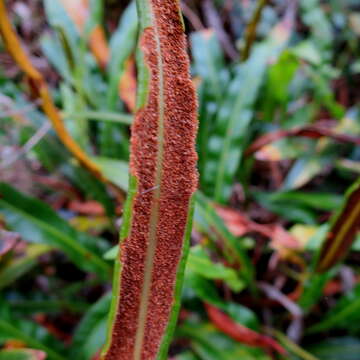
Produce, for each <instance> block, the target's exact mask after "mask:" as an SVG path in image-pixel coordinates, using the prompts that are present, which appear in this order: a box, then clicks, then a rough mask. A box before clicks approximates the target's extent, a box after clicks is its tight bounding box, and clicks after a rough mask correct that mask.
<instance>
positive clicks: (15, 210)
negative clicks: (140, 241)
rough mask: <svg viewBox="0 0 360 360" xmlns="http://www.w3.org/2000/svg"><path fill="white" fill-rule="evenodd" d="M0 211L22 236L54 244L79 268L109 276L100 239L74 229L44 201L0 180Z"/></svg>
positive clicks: (103, 245)
mask: <svg viewBox="0 0 360 360" xmlns="http://www.w3.org/2000/svg"><path fill="white" fill-rule="evenodd" d="M0 214H2V215H3V216H4V217H5V220H6V222H7V224H8V225H9V226H10V227H11V228H12V229H14V230H16V231H17V232H18V233H20V234H21V235H22V237H23V238H24V239H26V240H28V241H31V242H38V243H43V244H47V245H51V246H54V247H55V248H57V249H59V250H61V251H63V252H64V253H65V254H66V255H67V256H69V258H70V259H71V260H72V261H74V263H75V264H76V265H77V266H79V267H80V268H82V269H84V270H87V271H92V272H95V273H97V274H98V275H99V276H100V277H102V278H105V279H106V278H107V277H108V276H109V274H110V267H109V265H108V264H107V263H106V262H105V261H104V260H103V259H102V258H101V257H100V255H101V251H103V250H105V249H106V245H105V243H104V242H103V240H101V239H98V238H94V237H91V236H89V235H87V234H85V233H80V232H78V231H76V230H75V229H73V228H72V227H71V226H69V224H68V223H67V222H66V221H65V220H63V219H61V218H60V217H59V216H58V215H57V214H56V213H55V211H54V210H52V209H51V208H50V207H49V206H48V205H47V204H45V203H43V202H41V201H39V200H37V199H34V198H31V197H27V196H25V195H23V194H21V193H19V192H17V191H16V190H15V189H13V188H12V187H11V186H9V185H7V184H4V183H0Z"/></svg>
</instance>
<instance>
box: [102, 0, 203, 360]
mask: <svg viewBox="0 0 360 360" xmlns="http://www.w3.org/2000/svg"><path fill="white" fill-rule="evenodd" d="M137 5H138V12H139V15H140V16H139V18H140V25H141V29H140V49H141V51H140V52H139V54H138V59H139V62H138V64H139V72H140V73H139V90H138V112H137V114H136V117H135V121H134V124H133V128H132V147H131V159H130V172H131V179H130V190H129V191H130V194H129V198H128V202H127V209H126V214H125V220H124V224H123V228H122V234H121V246H120V254H119V259H118V262H117V265H116V267H117V271H116V273H115V284H114V301H113V304H112V310H111V325H110V331H111V333H110V334H109V338H108V343H107V345H106V347H105V352H104V355H103V358H104V359H106V360H115V359H124V360H125V359H129V360H130V359H131V360H140V359H149V360H150V359H164V358H165V357H166V355H167V348H168V346H169V342H170V340H171V334H172V332H173V329H174V326H175V321H176V317H177V312H178V308H179V297H180V290H181V283H182V278H183V269H184V265H185V259H186V253H187V248H188V238H189V235H190V230H191V226H190V222H191V217H192V214H191V210H190V209H191V207H192V206H191V205H192V201H191V198H192V195H193V193H194V191H195V189H196V185H197V174H196V170H195V165H196V154H195V150H194V149H195V133H196V127H197V121H196V99H195V91H194V88H193V85H192V83H191V80H190V77H189V59H188V57H187V54H186V41H185V36H184V33H183V25H182V21H181V16H180V9H179V4H178V3H177V2H175V1H172V0H167V1H160V0H138V2H137Z"/></svg>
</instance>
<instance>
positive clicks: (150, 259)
mask: <svg viewBox="0 0 360 360" xmlns="http://www.w3.org/2000/svg"><path fill="white" fill-rule="evenodd" d="M150 8H151V23H152V25H153V29H154V37H155V42H156V52H157V54H158V57H157V59H158V79H159V80H158V84H159V93H158V107H159V120H158V126H159V128H158V151H157V156H156V173H155V182H154V192H153V194H154V195H153V199H152V207H151V213H150V225H149V241H148V248H147V251H146V258H145V268H144V282H143V287H142V291H141V299H140V310H139V317H138V326H137V332H136V338H135V347H134V360H140V359H141V353H142V347H143V343H144V335H145V327H146V319H147V312H148V307H149V298H150V291H151V283H152V274H153V269H154V258H155V252H156V245H157V239H156V233H157V224H158V220H159V208H160V203H159V202H160V193H161V179H162V169H163V153H164V113H165V106H164V74H163V59H162V54H161V44H160V38H159V32H158V28H157V23H156V19H155V18H154V11H153V8H152V5H151V3H150Z"/></svg>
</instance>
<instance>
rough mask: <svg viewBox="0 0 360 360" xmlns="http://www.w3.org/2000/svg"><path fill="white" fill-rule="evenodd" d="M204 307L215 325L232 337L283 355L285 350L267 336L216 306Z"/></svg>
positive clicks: (206, 305) (243, 342)
mask: <svg viewBox="0 0 360 360" xmlns="http://www.w3.org/2000/svg"><path fill="white" fill-rule="evenodd" d="M205 309H206V312H207V314H208V316H209V319H210V320H211V322H212V323H213V324H214V325H215V327H216V328H217V329H218V330H220V331H221V332H223V333H224V334H226V335H228V336H229V337H231V338H232V339H234V340H236V341H238V342H240V343H242V344H246V345H248V346H254V347H261V348H263V349H266V350H272V351H276V352H278V353H279V354H282V355H285V354H286V350H285V349H284V348H283V347H282V346H281V345H280V344H278V343H277V342H276V341H275V340H274V339H272V338H271V337H269V336H265V335H262V334H259V333H257V332H255V331H253V330H251V329H249V328H247V327H245V326H243V325H241V324H239V323H236V322H235V321H234V320H233V319H231V318H230V317H229V316H228V315H226V314H225V313H223V312H222V311H221V310H219V309H217V308H216V307H214V306H212V305H210V304H206V303H205Z"/></svg>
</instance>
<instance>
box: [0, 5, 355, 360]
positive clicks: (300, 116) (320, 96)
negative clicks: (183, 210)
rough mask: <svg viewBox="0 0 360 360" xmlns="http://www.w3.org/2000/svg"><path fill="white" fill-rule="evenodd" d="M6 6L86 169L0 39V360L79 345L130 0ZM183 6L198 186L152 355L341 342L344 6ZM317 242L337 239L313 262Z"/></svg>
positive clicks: (246, 355) (71, 352)
mask: <svg viewBox="0 0 360 360" xmlns="http://www.w3.org/2000/svg"><path fill="white" fill-rule="evenodd" d="M69 4H70V5H69ZM6 6H7V8H8V10H9V14H10V18H11V21H12V23H13V24H14V25H15V27H16V30H17V32H18V34H19V36H20V38H21V39H22V44H23V45H24V47H25V50H26V52H27V53H28V54H29V59H30V60H31V62H32V63H33V65H34V66H35V67H36V68H37V69H38V70H39V72H40V73H41V74H42V76H43V78H44V81H45V82H46V83H47V85H48V87H49V89H50V92H51V95H52V99H53V101H54V104H55V105H56V106H57V108H58V112H59V115H60V119H61V121H63V123H64V124H65V131H66V132H68V133H69V134H70V135H71V136H72V137H73V139H74V140H75V141H76V143H77V144H78V145H79V146H80V147H81V149H82V150H83V151H84V152H85V154H86V155H87V156H88V158H89V161H90V162H91V163H92V164H93V165H94V166H95V167H96V168H97V169H98V170H99V174H100V175H99V174H96V173H95V176H94V172H91V171H88V170H87V169H86V168H84V167H83V166H82V165H80V163H79V162H78V161H77V160H76V159H75V158H74V156H73V154H74V152H73V149H72V148H71V146H70V147H69V146H65V145H64V143H63V142H62V141H60V138H61V134H60V138H59V131H57V132H55V131H54V130H53V127H52V126H51V123H52V119H51V118H49V117H48V114H47V113H46V112H45V113H44V111H43V109H42V106H43V105H44V103H43V99H41V98H39V96H38V94H37V92H36V91H34V87H33V86H32V84H31V81H29V77H27V76H24V74H23V72H22V71H21V70H20V68H19V66H18V65H17V64H15V63H14V61H13V60H12V58H11V57H10V55H9V54H8V53H7V52H6V49H5V47H4V45H3V44H2V45H1V47H2V48H1V50H2V51H1V53H0V63H1V67H0V180H1V184H0V239H1V241H0V344H1V346H2V350H0V359H1V360H2V359H5V360H9V359H35V360H36V359H44V358H48V359H55V360H61V359H69V358H70V359H81V360H82V359H83V360H90V359H96V358H97V354H98V351H99V349H100V348H101V346H102V345H103V343H104V339H105V331H106V321H107V316H108V311H109V304H110V297H111V295H110V294H111V274H112V265H113V259H114V256H115V255H116V249H115V248H114V246H115V245H116V243H117V241H118V233H119V227H120V225H121V220H122V207H123V204H124V196H125V194H126V191H127V186H128V179H127V178H128V175H127V172H128V157H129V137H130V124H131V122H132V117H133V111H134V101H135V91H136V70H135V65H134V59H135V49H136V41H137V17H136V9H135V6H134V4H133V3H128V2H125V1H123V2H117V1H110V0H109V1H101V0H91V1H89V2H88V3H87V2H86V1H84V2H82V1H78V2H76V1H70V2H68V1H65V0H42V1H41V0H28V1H25V0H24V1H20V0H19V1H7V2H6ZM182 8H183V13H184V20H185V24H186V29H187V33H188V38H189V51H190V54H191V59H192V74H193V79H194V83H195V85H196V88H197V93H198V99H199V106H200V107H199V120H200V128H199V135H198V143H197V145H198V153H199V163H198V167H199V171H200V184H199V191H198V193H197V195H196V208H195V221H194V227H193V233H192V247H191V250H190V255H189V260H188V264H187V270H186V274H185V286H184V290H183V294H182V310H181V314H180V319H179V323H178V326H177V331H176V336H175V338H174V339H173V344H172V347H171V351H170V355H169V357H170V358H173V359H178V360H189V359H190V360H199V359H201V360H212V359H214V360H215V359H224V360H226V359H232V360H233V359H237V358H239V359H249V360H250V359H262V360H265V359H271V358H283V359H305V360H306V359H308V360H310V359H327V360H328V359H340V358H341V359H358V358H359V355H358V354H359V352H360V338H359V335H360V326H359V321H358V320H359V319H360V300H359V291H360V288H359V286H360V285H359V279H360V278H359V266H358V263H359V251H360V238H358V237H356V234H357V229H358V226H359V214H358V213H357V211H358V209H357V207H356V206H355V205H354V206H350V205H348V204H349V203H350V200H349V199H352V198H355V199H358V200H360V195H358V192H359V185H358V180H357V179H358V177H359V173H360V151H359V150H360V147H359V145H360V117H359V108H358V101H359V95H358V94H359V93H358V87H359V82H360V60H359V36H360V7H359V5H358V4H357V2H356V1H351V0H347V1H341V2H340V1H335V0H334V1H327V2H321V1H319V0H299V1H298V2H297V1H295V0H288V1H282V0H274V1H266V0H259V1H253V0H233V1H225V0H201V1H200V0H199V1H196V0H188V1H184V2H183V3H182ZM348 189H350V190H348ZM346 192H347V195H346V196H345V194H346ZM355 203H356V201H355ZM357 203H359V202H357ZM349 219H350V220H349ZM336 222H339V223H340V227H334V224H335V223H336ZM329 229H330V230H329ZM331 229H340V230H337V233H336V234H335V235H334V234H333V233H332V232H331ZM349 229H355V230H354V231H352V232H351V231H349ZM334 236H335V237H334ZM334 238H335V239H337V241H338V243H337V244H336V242H335V241H334V240H333V239H334ZM325 239H327V241H328V246H329V247H330V249H331V247H332V246H333V247H334V246H338V247H336V251H334V256H333V258H332V261H329V264H328V266H325V265H326V264H325V265H324V263H323V262H322V261H325V260H324V253H323V252H321V246H322V244H323V243H324V241H325ZM334 243H335V245H334ZM348 250H349V252H348ZM346 253H348V254H347V257H346V260H345V262H342V263H340V264H339V262H340V260H342V259H343V255H345V254H346ZM327 261H328V260H327ZM317 264H322V265H321V266H322V267H323V269H322V272H318V271H316V269H318V270H319V267H318V268H317ZM334 265H335V266H334ZM30 349H32V350H30ZM34 349H35V350H34Z"/></svg>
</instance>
